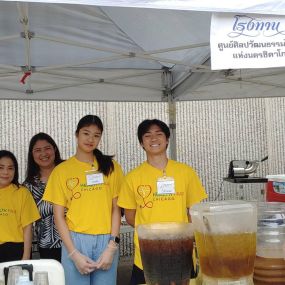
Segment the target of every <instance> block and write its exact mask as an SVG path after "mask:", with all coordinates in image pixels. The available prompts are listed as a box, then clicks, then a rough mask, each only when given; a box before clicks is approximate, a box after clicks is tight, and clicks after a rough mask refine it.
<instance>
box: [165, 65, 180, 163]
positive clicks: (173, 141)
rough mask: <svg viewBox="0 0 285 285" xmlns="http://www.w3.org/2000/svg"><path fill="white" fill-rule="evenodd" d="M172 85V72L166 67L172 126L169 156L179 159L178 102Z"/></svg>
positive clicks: (170, 125)
mask: <svg viewBox="0 0 285 285" xmlns="http://www.w3.org/2000/svg"><path fill="white" fill-rule="evenodd" d="M171 85H172V73H171V71H170V70H169V69H168V68H166V67H165V68H164V72H163V86H164V91H163V92H164V96H165V97H167V102H168V114H169V116H168V120H169V128H170V140H169V156H170V158H171V159H173V160H176V159H177V151H176V103H175V101H174V97H173V94H172V90H171Z"/></svg>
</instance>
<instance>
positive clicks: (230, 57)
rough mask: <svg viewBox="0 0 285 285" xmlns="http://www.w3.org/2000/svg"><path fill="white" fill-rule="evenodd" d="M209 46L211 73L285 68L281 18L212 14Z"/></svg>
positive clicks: (283, 19) (284, 26)
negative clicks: (245, 69) (246, 69)
mask: <svg viewBox="0 0 285 285" xmlns="http://www.w3.org/2000/svg"><path fill="white" fill-rule="evenodd" d="M210 42H211V68H212V69H214V70H216V69H242V68H266V67H278V66H285V17H284V16H268V15H254V14H248V15H242V14H228V13H227V14H226V13H215V14H213V16H212V23H211V39H210Z"/></svg>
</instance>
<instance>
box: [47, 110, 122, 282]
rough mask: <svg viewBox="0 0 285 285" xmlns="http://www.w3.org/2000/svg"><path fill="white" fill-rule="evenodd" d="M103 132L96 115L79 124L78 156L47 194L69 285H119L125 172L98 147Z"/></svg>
mask: <svg viewBox="0 0 285 285" xmlns="http://www.w3.org/2000/svg"><path fill="white" fill-rule="evenodd" d="M102 132H103V124H102V121H101V120H100V118H99V117H97V116H94V115H87V116H85V117H83V118H82V119H81V120H80V121H79V123H78V125H77V129H76V132H75V135H76V139H77V149H76V153H75V155H74V156H72V157H71V158H69V159H68V160H66V161H65V162H63V163H61V164H60V165H58V166H57V167H56V168H55V169H54V171H53V172H52V174H51V176H50V179H49V181H48V184H47V188H46V191H45V194H44V199H45V200H46V201H49V202H51V203H53V205H54V215H55V223H56V226H57V228H58V231H59V233H60V236H61V238H62V241H63V247H62V264H63V267H64V269H65V280H66V284H68V285H102V284H104V285H115V284H116V277H117V264H118V255H119V254H118V244H119V241H120V239H119V237H118V236H119V230H120V223H121V212H120V208H119V207H118V206H117V197H118V193H119V188H120V185H121V181H122V179H123V173H122V170H121V167H120V166H119V164H118V163H117V162H116V161H115V160H113V159H112V156H108V155H104V154H103V153H102V152H101V151H100V150H99V149H98V148H97V147H98V144H99V142H100V140H101V137H102ZM54 189H56V191H54ZM65 209H66V215H65Z"/></svg>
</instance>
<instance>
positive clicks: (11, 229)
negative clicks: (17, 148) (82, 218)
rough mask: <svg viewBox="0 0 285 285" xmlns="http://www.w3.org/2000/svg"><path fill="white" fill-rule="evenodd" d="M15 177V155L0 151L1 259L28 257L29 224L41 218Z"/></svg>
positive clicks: (25, 190) (30, 225)
mask: <svg viewBox="0 0 285 285" xmlns="http://www.w3.org/2000/svg"><path fill="white" fill-rule="evenodd" d="M18 179H19V171H18V162H17V160H16V158H15V156H14V154H13V153H11V152H10V151H7V150H0V229H1V234H0V262H6V261H14V260H21V259H30V256H31V245H32V223H33V222H35V221H36V220H38V219H39V218H40V215H39V213H38V209H37V206H36V204H35V202H34V199H33V197H32V195H31V194H30V192H29V191H28V189H26V188H25V187H23V186H20V185H19V182H18Z"/></svg>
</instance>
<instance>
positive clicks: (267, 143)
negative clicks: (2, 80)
mask: <svg viewBox="0 0 285 285" xmlns="http://www.w3.org/2000/svg"><path fill="white" fill-rule="evenodd" d="M86 114H97V115H98V116H100V117H101V119H102V120H103V123H104V128H105V132H104V136H103V140H102V144H101V146H100V147H101V149H102V150H103V151H104V152H106V153H108V154H115V158H116V159H117V160H118V161H119V163H120V164H121V165H122V167H123V169H124V170H125V171H126V172H127V171H129V170H130V169H132V168H133V167H135V166H136V165H138V164H139V163H140V162H141V161H143V160H144V158H145V156H144V152H143V150H142V149H141V148H140V146H139V144H138V140H137V137H136V129H137V125H138V124H139V123H140V122H141V121H142V120H143V119H146V118H159V119H161V120H163V121H165V122H167V121H168V111H167V104H166V103H104V102H70V101H67V102H63V101H60V102H58V101H20V100H18V101H12V100H11V101H10V100H1V101H0V119H1V121H0V132H1V141H0V149H8V150H11V151H12V152H14V153H15V155H16V156H17V158H18V161H19V165H20V175H21V180H23V179H24V173H25V167H26V157H27V151H28V144H29V140H30V138H31V137H32V136H33V135H34V134H36V133H38V132H46V133H48V134H50V135H51V136H52V137H53V138H54V139H55V141H56V142H57V144H58V146H59V149H60V151H61V154H62V157H63V158H68V157H69V156H70V155H72V154H73V153H74V151H75V147H76V145H75V144H76V141H75V137H74V132H75V129H76V124H77V122H78V120H79V119H80V118H81V117H82V116H84V115H86ZM284 126H285V98H273V99H272V98H271V99H239V100H217V101H191V102H178V103H177V157H178V160H180V161H182V162H185V163H188V164H190V165H191V166H193V167H194V168H195V169H196V171H197V172H198V174H199V176H200V177H201V179H202V181H203V184H204V186H205V187H206V190H207V192H208V194H209V199H210V200H213V199H215V198H216V197H217V196H218V192H219V189H221V193H220V194H219V196H218V198H219V199H228V198H244V199H256V198H257V196H258V195H259V190H260V188H262V187H263V185H262V184H261V185H259V184H256V185H253V184H251V185H232V184H231V183H228V182H225V183H224V184H223V185H222V184H221V182H222V180H223V177H225V176H227V172H228V165H229V162H230V161H231V160H233V159H246V160H259V159H261V158H263V157H264V156H266V155H269V160H268V161H267V162H264V163H262V164H261V165H260V167H259V169H258V171H257V173H256V176H259V177H261V176H264V175H266V174H276V173H285V167H284V158H285V150H284V145H285V128H284Z"/></svg>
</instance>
